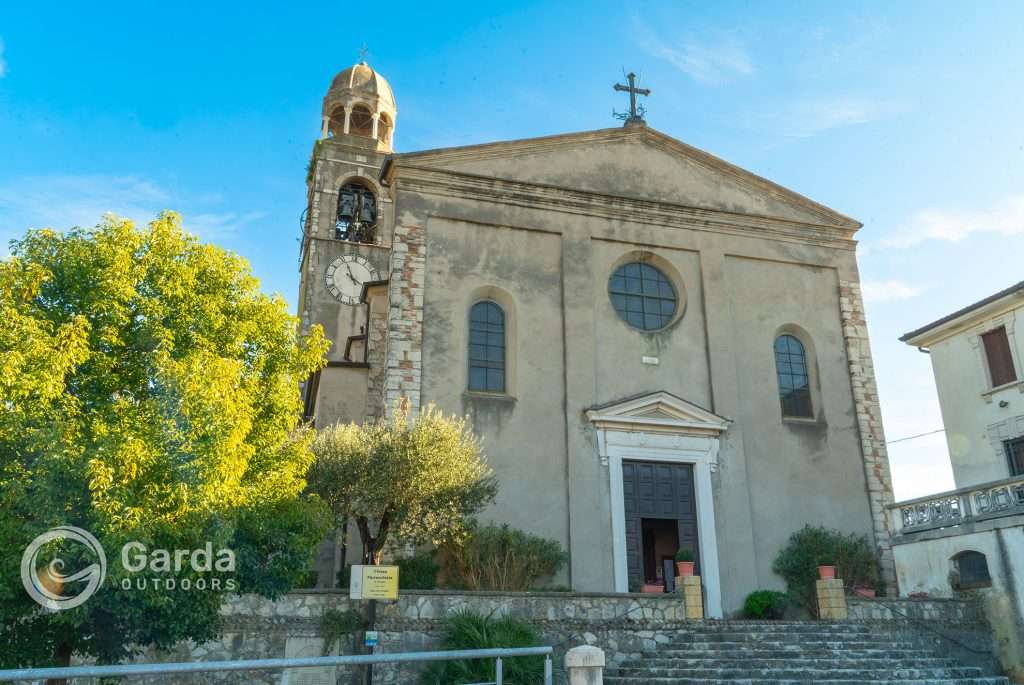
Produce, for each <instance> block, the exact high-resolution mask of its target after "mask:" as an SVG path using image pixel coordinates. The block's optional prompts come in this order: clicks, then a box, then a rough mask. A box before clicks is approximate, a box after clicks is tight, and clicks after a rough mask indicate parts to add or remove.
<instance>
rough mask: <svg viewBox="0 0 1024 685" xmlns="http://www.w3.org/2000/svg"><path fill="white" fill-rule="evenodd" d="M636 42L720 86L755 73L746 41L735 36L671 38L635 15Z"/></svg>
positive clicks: (701, 79) (699, 79)
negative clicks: (713, 39) (703, 39)
mask: <svg viewBox="0 0 1024 685" xmlns="http://www.w3.org/2000/svg"><path fill="white" fill-rule="evenodd" d="M633 29H634V33H636V34H637V42H638V43H639V44H640V45H641V46H642V47H643V49H644V50H645V51H646V52H647V53H648V54H650V55H651V56H653V57H657V58H659V59H663V60H665V61H667V62H668V63H669V64H671V65H672V66H674V67H675V68H676V69H678V70H679V71H681V72H683V73H684V74H686V75H687V76H689V77H690V78H692V79H693V80H694V81H696V82H697V83H700V84H702V85H709V86H717V85H721V84H723V83H728V82H729V81H732V80H733V79H736V78H739V77H742V76H749V75H750V74H752V73H754V65H753V63H752V61H751V59H750V56H749V55H748V54H747V51H746V49H745V48H744V46H743V43H742V42H741V41H740V40H739V39H738V38H736V37H735V36H729V35H726V36H723V37H722V38H721V40H719V41H717V42H715V43H705V44H701V43H697V42H695V41H693V40H685V41H668V40H665V39H663V38H661V37H660V36H658V34H657V33H656V32H655V31H654V30H652V29H651V28H650V27H649V26H648V25H647V24H646V23H644V22H643V21H641V20H640V19H638V18H636V17H634V18H633Z"/></svg>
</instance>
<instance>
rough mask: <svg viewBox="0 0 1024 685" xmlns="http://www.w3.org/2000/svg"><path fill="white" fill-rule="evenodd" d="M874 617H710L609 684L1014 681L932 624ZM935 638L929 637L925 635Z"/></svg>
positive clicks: (961, 684)
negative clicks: (966, 654)
mask: <svg viewBox="0 0 1024 685" xmlns="http://www.w3.org/2000/svg"><path fill="white" fill-rule="evenodd" d="M892 628H893V626H886V627H880V626H879V625H878V624H877V623H876V624H867V623H857V622H849V623H836V622H831V623H830V622H822V623H818V622H814V621H802V622H792V621H786V622H783V621H780V622H777V623H776V622H772V623H768V622H749V623H747V622H738V621H707V622H702V623H695V624H693V625H692V626H686V627H684V628H681V629H680V630H678V631H677V632H676V633H675V634H674V635H673V636H671V637H670V638H669V639H668V640H667V641H664V642H663V643H662V644H660V646H658V647H657V648H656V649H651V650H648V651H644V652H642V653H641V656H640V657H639V658H634V659H627V660H625V661H623V662H621V663H619V664H617V665H613V666H610V667H609V668H608V670H607V674H606V676H605V682H606V683H608V684H609V685H657V684H658V683H665V684H668V683H672V684H673V685H698V684H699V685H795V684H796V683H827V684H829V685H868V684H870V685H882V684H887V683H888V684H892V685H896V684H900V685H904V684H910V683H913V684H914V685H1008V683H1009V681H1008V680H1007V679H1006V678H1002V677H995V676H993V675H991V674H989V673H986V672H984V671H983V669H982V668H979V667H977V666H968V665H963V664H958V663H957V662H956V661H955V660H954V659H951V658H949V654H948V653H943V651H941V648H938V647H936V646H934V636H933V635H931V634H927V633H926V632H925V631H922V630H920V629H918V630H913V629H911V630H908V629H907V627H906V626H903V627H901V629H900V630H899V631H893V630H892ZM924 638H928V639H924Z"/></svg>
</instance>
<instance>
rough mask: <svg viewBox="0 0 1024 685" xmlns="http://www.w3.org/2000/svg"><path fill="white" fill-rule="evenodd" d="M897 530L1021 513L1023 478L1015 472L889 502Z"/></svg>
mask: <svg viewBox="0 0 1024 685" xmlns="http://www.w3.org/2000/svg"><path fill="white" fill-rule="evenodd" d="M889 511H890V514H891V516H892V519H891V520H892V526H893V530H894V531H895V532H896V533H897V534H906V533H917V532H920V531H925V530H935V529H938V528H949V527H953V526H959V525H961V524H964V523H969V522H971V521H984V520H986V519H992V518H999V517H1002V516H1013V515H1015V514H1024V478H1022V477H1021V476H1015V477H1013V478H1006V479H1004V480H997V481H993V482H991V483H982V484H980V485H972V486H970V487H966V488H960V489H959V490H951V491H949V492H942V493H939V494H937V495H929V496H927V497H918V498H917V499H912V500H907V501H905V502H897V503H896V504H893V505H890V507H889Z"/></svg>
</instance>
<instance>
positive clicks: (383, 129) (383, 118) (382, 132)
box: [377, 114, 391, 145]
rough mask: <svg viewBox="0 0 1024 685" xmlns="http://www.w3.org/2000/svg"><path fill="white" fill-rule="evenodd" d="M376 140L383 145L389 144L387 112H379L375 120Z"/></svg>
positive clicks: (389, 122) (389, 121)
mask: <svg viewBox="0 0 1024 685" xmlns="http://www.w3.org/2000/svg"><path fill="white" fill-rule="evenodd" d="M377 140H379V141H380V142H382V143H384V144H385V145H390V144H391V120H390V119H388V115H387V114H381V115H380V120H379V121H378V122H377Z"/></svg>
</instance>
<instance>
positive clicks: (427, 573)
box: [395, 552, 441, 590]
mask: <svg viewBox="0 0 1024 685" xmlns="http://www.w3.org/2000/svg"><path fill="white" fill-rule="evenodd" d="M395 565H396V566H397V567H398V587H399V588H401V589H402V590H433V589H435V588H436V587H437V572H438V571H439V570H440V568H441V567H440V566H438V565H437V564H436V563H435V562H434V555H433V554H431V553H429V552H422V553H420V554H415V555H413V556H411V557H406V558H405V559H398V560H397V561H395Z"/></svg>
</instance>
